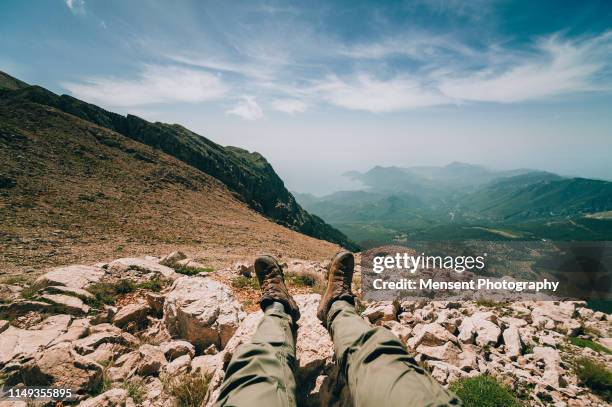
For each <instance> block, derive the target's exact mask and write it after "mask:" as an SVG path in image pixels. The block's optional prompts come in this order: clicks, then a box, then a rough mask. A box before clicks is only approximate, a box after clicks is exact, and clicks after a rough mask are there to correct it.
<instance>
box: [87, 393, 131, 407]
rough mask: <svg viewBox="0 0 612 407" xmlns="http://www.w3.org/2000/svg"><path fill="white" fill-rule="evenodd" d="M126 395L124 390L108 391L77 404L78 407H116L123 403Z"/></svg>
mask: <svg viewBox="0 0 612 407" xmlns="http://www.w3.org/2000/svg"><path fill="white" fill-rule="evenodd" d="M127 397H128V393H127V391H126V390H124V389H110V390H108V391H105V392H104V393H102V394H100V395H98V396H96V397H92V398H90V399H87V400H85V401H83V402H82V403H81V404H79V407H116V406H121V405H123V404H124V403H125V400H126V399H127Z"/></svg>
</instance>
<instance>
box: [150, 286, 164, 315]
mask: <svg viewBox="0 0 612 407" xmlns="http://www.w3.org/2000/svg"><path fill="white" fill-rule="evenodd" d="M145 299H146V300H147V304H149V307H151V309H152V310H153V312H154V313H155V314H156V315H159V316H161V315H162V313H163V312H164V301H165V300H166V296H165V295H163V294H158V293H151V292H147V293H145Z"/></svg>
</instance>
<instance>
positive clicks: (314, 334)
mask: <svg viewBox="0 0 612 407" xmlns="http://www.w3.org/2000/svg"><path fill="white" fill-rule="evenodd" d="M294 299H295V301H296V302H297V304H298V306H299V307H300V314H301V317H300V320H299V321H298V332H297V337H298V338H299V340H298V341H297V344H296V357H297V359H298V376H299V381H301V382H302V383H305V382H307V381H310V380H311V379H314V378H315V377H316V376H318V375H319V372H320V370H321V369H322V368H323V366H325V365H326V364H328V363H331V361H332V358H333V356H334V352H333V344H332V341H331V338H330V336H329V333H327V330H326V329H325V327H323V325H322V324H321V321H319V319H318V318H317V307H318V306H319V302H320V300H321V296H320V295H319V294H305V295H296V296H295V297H294Z"/></svg>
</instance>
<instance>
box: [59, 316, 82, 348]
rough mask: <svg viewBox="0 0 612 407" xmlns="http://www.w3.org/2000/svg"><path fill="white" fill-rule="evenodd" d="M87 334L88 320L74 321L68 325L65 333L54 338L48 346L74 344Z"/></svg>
mask: <svg viewBox="0 0 612 407" xmlns="http://www.w3.org/2000/svg"><path fill="white" fill-rule="evenodd" d="M88 333H89V319H87V318H80V319H75V320H73V321H72V322H71V323H70V326H69V327H68V329H67V330H66V332H64V333H62V334H61V335H59V336H58V337H57V338H55V339H54V340H53V341H52V342H51V344H50V345H55V344H58V343H61V342H74V341H76V340H77V339H81V338H83V337H85V336H87V334H88Z"/></svg>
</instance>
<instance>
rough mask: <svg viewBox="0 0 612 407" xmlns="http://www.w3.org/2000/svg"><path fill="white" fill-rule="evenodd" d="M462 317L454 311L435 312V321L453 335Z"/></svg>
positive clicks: (442, 310)
mask: <svg viewBox="0 0 612 407" xmlns="http://www.w3.org/2000/svg"><path fill="white" fill-rule="evenodd" d="M461 317H462V315H461V314H460V313H459V312H458V311H457V310H456V309H452V308H451V309H441V310H440V311H438V312H437V318H436V321H435V322H437V323H438V324H440V325H442V326H443V327H444V328H446V330H447V331H448V332H450V333H452V334H454V333H455V331H456V330H457V327H459V325H460V324H461Z"/></svg>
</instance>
